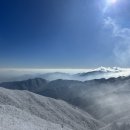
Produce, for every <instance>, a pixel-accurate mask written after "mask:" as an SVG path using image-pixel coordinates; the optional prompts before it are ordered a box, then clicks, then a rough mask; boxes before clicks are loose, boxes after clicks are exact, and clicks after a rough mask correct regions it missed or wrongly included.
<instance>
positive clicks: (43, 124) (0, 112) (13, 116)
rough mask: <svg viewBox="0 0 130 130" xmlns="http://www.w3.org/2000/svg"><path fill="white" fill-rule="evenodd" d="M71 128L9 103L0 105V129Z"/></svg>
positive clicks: (52, 129)
mask: <svg viewBox="0 0 130 130" xmlns="http://www.w3.org/2000/svg"><path fill="white" fill-rule="evenodd" d="M61 129H63V130H71V129H69V128H67V127H65V126H64V128H62V126H61V125H59V124H54V123H51V122H49V121H46V120H44V119H41V118H38V117H37V116H34V115H31V114H29V113H27V112H25V111H23V110H21V109H18V108H16V107H14V106H11V105H0V130H61Z"/></svg>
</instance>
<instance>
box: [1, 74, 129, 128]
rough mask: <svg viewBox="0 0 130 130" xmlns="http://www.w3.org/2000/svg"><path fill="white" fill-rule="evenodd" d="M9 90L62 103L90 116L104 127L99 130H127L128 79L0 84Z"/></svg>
mask: <svg viewBox="0 0 130 130" xmlns="http://www.w3.org/2000/svg"><path fill="white" fill-rule="evenodd" d="M0 86H1V87H5V88H8V89H18V90H28V91H31V92H34V93H37V94H40V95H42V96H46V97H51V98H55V99H61V100H64V101H66V102H68V103H70V104H72V105H74V106H75V107H78V108H79V109H82V110H83V111H85V112H87V113H89V115H91V116H92V117H94V118H95V119H96V120H98V121H99V122H103V123H105V125H106V126H104V128H102V129H101V130H116V128H118V129H117V130H125V129H124V127H126V130H128V128H130V127H129V120H130V100H129V99H130V88H129V86H130V77H129V76H128V77H118V78H109V79H95V80H90V81H84V82H83V81H76V80H62V79H59V80H54V81H47V80H45V79H42V78H35V79H29V80H25V81H16V82H6V83H1V84H0Z"/></svg>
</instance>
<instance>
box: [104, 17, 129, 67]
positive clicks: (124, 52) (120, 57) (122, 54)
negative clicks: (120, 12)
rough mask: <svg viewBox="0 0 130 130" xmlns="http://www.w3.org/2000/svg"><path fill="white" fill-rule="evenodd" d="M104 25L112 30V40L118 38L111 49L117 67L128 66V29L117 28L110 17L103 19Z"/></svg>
mask: <svg viewBox="0 0 130 130" xmlns="http://www.w3.org/2000/svg"><path fill="white" fill-rule="evenodd" d="M104 24H105V27H108V28H110V29H111V30H112V35H113V37H114V38H120V40H117V42H116V43H115V48H114V49H113V53H114V55H115V58H116V61H117V62H118V64H119V65H123V66H128V65H130V29H129V28H123V27H121V26H119V25H118V24H117V23H116V21H115V20H113V19H112V18H111V17H107V18H106V19H104Z"/></svg>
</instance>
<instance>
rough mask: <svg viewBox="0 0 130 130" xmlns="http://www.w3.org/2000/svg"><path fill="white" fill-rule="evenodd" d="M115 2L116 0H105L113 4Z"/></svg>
mask: <svg viewBox="0 0 130 130" xmlns="http://www.w3.org/2000/svg"><path fill="white" fill-rule="evenodd" d="M116 2H117V0H107V3H108V4H115V3H116Z"/></svg>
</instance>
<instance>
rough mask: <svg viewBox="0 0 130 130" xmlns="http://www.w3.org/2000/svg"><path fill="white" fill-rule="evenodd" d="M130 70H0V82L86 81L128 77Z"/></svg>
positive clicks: (106, 68)
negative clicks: (38, 79) (38, 80)
mask: <svg viewBox="0 0 130 130" xmlns="http://www.w3.org/2000/svg"><path fill="white" fill-rule="evenodd" d="M129 75H130V69H128V68H119V67H112V68H111V67H99V68H96V69H4V70H0V82H9V81H21V80H27V79H30V78H43V79H46V80H49V81H52V80H56V79H65V80H79V81H86V80H92V79H100V78H106V79H108V78H111V77H119V76H129Z"/></svg>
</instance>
